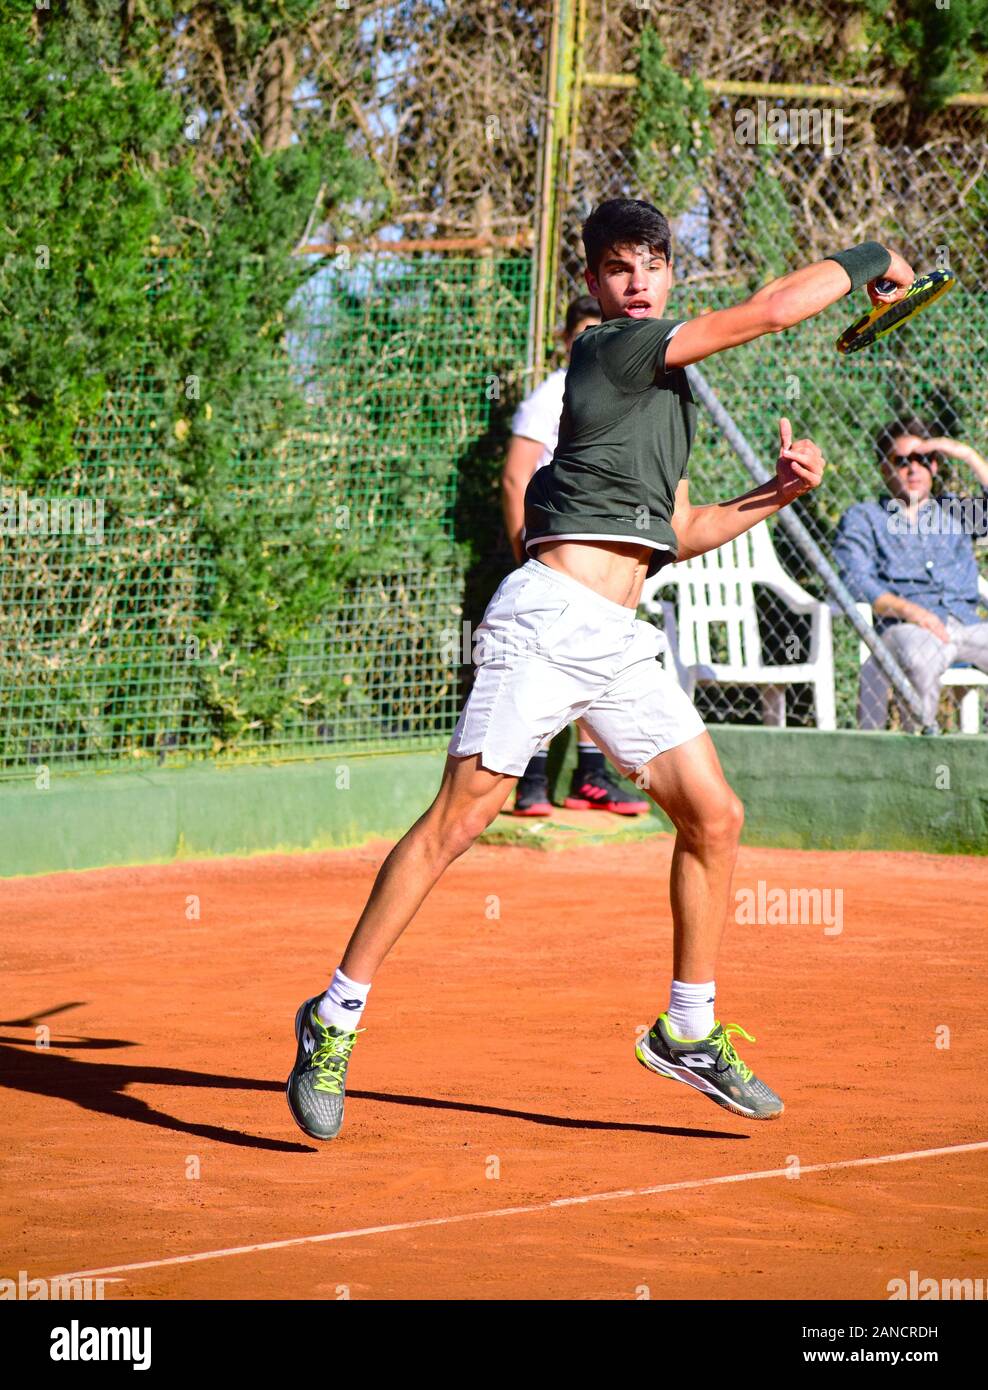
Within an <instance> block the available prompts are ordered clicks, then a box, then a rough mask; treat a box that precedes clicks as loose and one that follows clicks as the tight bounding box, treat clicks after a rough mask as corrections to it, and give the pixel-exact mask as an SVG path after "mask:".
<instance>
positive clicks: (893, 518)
mask: <svg viewBox="0 0 988 1390" xmlns="http://www.w3.org/2000/svg"><path fill="white" fill-rule="evenodd" d="M984 535H988V491H985V492H984V493H982V495H981V496H980V497H958V496H957V495H956V494H954V493H944V494H943V495H942V496H941V497H929V498H927V500H926V501H925V502H924V503H922V505H921V506H920V507H919V508H918V510H917V513H916V515H915V516H914V517H912V518H910V517H909V516H908V514H907V513H906V510H905V504H904V503H903V502H901V501H899V500H898V499H897V498H894V497H891V496H884V497H880V498H876V499H875V500H873V501H871V502H856V503H855V504H854V506H853V507H849V508H848V509H847V511H846V512H845V513H844V515H843V516H842V517H841V519H840V521H839V523H838V525H837V534H836V537H835V539H834V545H833V556H834V560H835V561H836V563H837V565H838V567H839V569H840V571H841V576H842V578H843V580H844V583H845V584H846V585H847V587H848V589H850V591H851V595H852V597H853V598H854V599H855V600H856V601H857V602H858V603H862V602H863V603H874V602H875V599H876V598H878V596H879V594H886V593H889V594H895V595H896V596H897V597H898V598H904V599H909V600H910V601H911V602H912V603H917V604H919V605H920V607H921V608H925V609H926V610H927V612H929V613H934V614H936V616H937V617H938V618H939V619H940V620H941V621H943V620H944V619H946V618H947V617H950V616H952V617H954V618H956V619H957V620H958V622H962V623H965V624H966V623H976V622H979V621H980V618H979V614H978V567H977V564H976V563H975V558H974V543H973V541H972V539H971V537H972V536H984ZM888 621H889V620H888V619H885V620H884V621H883V622H882V623H881V626H887V624H888ZM893 621H894V620H893Z"/></svg>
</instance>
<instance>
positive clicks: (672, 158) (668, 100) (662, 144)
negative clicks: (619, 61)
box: [631, 25, 713, 217]
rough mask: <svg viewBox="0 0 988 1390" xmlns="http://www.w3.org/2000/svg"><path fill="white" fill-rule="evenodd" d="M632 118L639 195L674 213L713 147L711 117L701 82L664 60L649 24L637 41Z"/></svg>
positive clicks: (685, 202) (689, 196)
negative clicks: (683, 75) (689, 77)
mask: <svg viewBox="0 0 988 1390" xmlns="http://www.w3.org/2000/svg"><path fill="white" fill-rule="evenodd" d="M634 118H635V123H634V128H633V130H632V135H631V151H632V160H633V164H634V170H635V175H636V178H637V179H638V182H639V184H640V185H641V189H642V192H643V196H644V197H646V198H647V199H648V201H649V202H651V203H654V204H655V206H656V207H658V208H660V209H661V210H662V211H663V212H664V213H665V214H666V216H667V217H675V216H677V214H679V213H681V212H683V211H684V210H685V209H686V208H687V207H689V205H690V203H691V202H692V201H693V198H694V196H695V193H696V189H697V186H698V184H699V183H700V180H701V173H702V171H703V169H704V166H705V164H706V161H707V160H708V159H709V157H710V154H711V152H712V150H713V142H712V140H711V138H710V116H709V108H708V103H707V97H706V93H705V92H704V90H703V84H702V82H701V81H700V79H699V78H695V79H693V80H692V81H684V80H683V78H682V77H680V75H679V74H678V73H677V72H676V71H675V69H674V68H672V67H670V66H669V65H668V63H666V61H665V51H664V49H663V46H662V41H661V39H660V38H659V36H658V34H657V33H656V32H655V30H654V29H653V28H652V26H651V25H646V26H645V28H644V29H643V30H642V36H641V40H640V42H639V46H638V86H637V88H636V89H635V100H634Z"/></svg>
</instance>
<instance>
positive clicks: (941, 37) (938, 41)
mask: <svg viewBox="0 0 988 1390" xmlns="http://www.w3.org/2000/svg"><path fill="white" fill-rule="evenodd" d="M863 9H864V10H865V12H866V14H867V16H868V24H867V32H868V37H869V39H870V40H871V42H872V43H873V44H874V45H875V46H876V47H877V48H879V49H880V50H881V52H882V53H883V54H884V56H885V58H886V60H887V61H889V62H890V63H891V64H892V66H893V67H894V68H895V69H898V76H899V78H900V80H901V82H902V85H903V87H904V88H905V90H906V93H907V95H908V96H909V98H910V100H911V101H912V102H913V104H914V105H915V107H916V108H917V110H918V111H919V112H931V111H936V110H938V109H939V108H940V107H942V106H943V104H944V102H945V101H946V100H947V99H948V97H951V96H953V95H954V94H955V93H956V92H959V91H962V90H964V89H965V88H966V89H968V90H972V91H980V90H982V89H983V87H984V77H985V72H986V70H988V0H949V3H947V4H944V5H943V7H942V8H941V6H939V5H937V4H935V3H933V0H900V3H899V4H897V5H894V6H891V7H890V6H889V5H888V4H887V3H886V0H864V3H863Z"/></svg>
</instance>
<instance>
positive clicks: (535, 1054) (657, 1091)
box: [0, 836, 988, 1300]
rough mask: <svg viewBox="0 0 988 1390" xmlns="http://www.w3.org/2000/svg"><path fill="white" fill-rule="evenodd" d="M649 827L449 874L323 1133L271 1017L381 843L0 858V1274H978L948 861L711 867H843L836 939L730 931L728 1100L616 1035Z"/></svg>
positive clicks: (244, 1290)
mask: <svg viewBox="0 0 988 1390" xmlns="http://www.w3.org/2000/svg"><path fill="white" fill-rule="evenodd" d="M671 843H672V842H671V839H670V838H667V837H665V836H655V837H653V838H652V839H650V840H649V841H648V842H646V843H638V844H615V845H599V846H595V847H584V848H582V849H580V850H578V851H564V852H543V851H539V850H536V849H528V848H515V847H510V848H504V847H498V846H493V845H479V846H477V847H475V848H474V849H473V850H472V851H471V852H470V853H469V854H468V855H467V856H466V857H465V858H464V859H461V860H460V861H459V862H458V863H457V864H455V865H454V866H453V868H452V869H451V870H450V871H449V873H448V874H447V875H446V877H445V878H444V879H443V881H442V882H441V883H440V885H439V886H438V888H437V889H436V890H435V892H434V893H433V895H432V896H431V897H430V898H429V899H428V900H427V902H426V904H425V907H424V908H423V910H422V911H421V912H420V914H419V916H418V918H417V919H416V921H415V922H414V923H413V925H412V927H411V928H410V930H409V931H408V932H407V933H406V935H405V936H404V938H403V939H402V941H401V942H400V943H399V945H398V947H397V948H396V950H395V951H394V953H393V955H392V956H391V957H390V958H389V960H388V963H387V965H386V966H385V968H384V970H383V971H382V973H381V975H380V976H379V979H378V982H377V983H375V985H374V988H373V991H372V993H371V997H370V1004H369V1007H368V1010H367V1013H366V1015H365V1023H366V1025H367V1031H366V1033H365V1034H364V1035H363V1036H362V1037H361V1038H360V1040H359V1042H358V1044H357V1047H356V1049H355V1051H354V1057H353V1063H352V1065H351V1068H350V1075H349V1091H348V1099H347V1119H346V1123H345V1127H344V1132H343V1135H342V1137H341V1138H340V1139H339V1140H338V1141H336V1142H334V1143H331V1144H326V1145H317V1144H316V1143H314V1142H313V1141H310V1140H309V1139H307V1137H306V1136H305V1135H304V1134H302V1133H301V1131H299V1130H298V1129H296V1127H295V1125H294V1124H293V1123H292V1121H291V1119H290V1117H289V1114H288V1110H287V1107H286V1104H285V1097H284V1086H285V1078H286V1077H287V1075H288V1071H289V1068H290V1066H291V1064H292V1060H293V1057H294V1047H295V1045H294V1040H293V1037H292V1021H293V1017H294V1013H295V1009H296V1008H297V1006H298V1004H299V1002H300V1000H301V999H302V998H304V997H305V995H306V994H308V993H312V992H313V991H314V990H316V989H317V988H319V987H320V985H324V984H325V982H326V981H328V979H329V976H330V974H331V973H332V967H333V965H334V964H335V962H336V961H337V960H338V959H339V957H340V954H341V950H342V947H343V945H344V943H345V941H346V938H347V936H348V935H349V932H350V930H351V927H352V925H353V923H354V921H355V919H356V916H357V914H358V912H359V910H360V908H361V906H362V905H363V902H364V900H365V898H366V894H367V892H368V890H369V888H370V885H371V882H372V879H373V876H374V873H375V871H376V868H377V866H378V864H379V863H380V862H381V860H382V859H383V857H384V855H385V854H386V852H387V848H388V846H387V845H385V844H384V843H374V844H371V845H369V846H365V847H363V848H361V849H358V850H349V851H338V852H331V853H325V854H310V855H299V856H268V857H263V858H252V859H248V860H215V861H209V862H197V863H184V864H173V865H168V866H165V867H154V868H135V869H117V870H100V871H94V872H89V873H85V874H59V875H54V876H51V877H47V878H35V879H20V880H13V881H8V882H7V883H6V884H5V902H6V910H5V912H4V915H3V923H2V928H0V931H2V943H3V949H2V957H3V966H4V970H5V974H6V978H7V993H6V1002H5V1004H4V1013H3V1023H2V1027H0V1040H2V1044H3V1046H2V1061H0V1067H2V1073H0V1074H2V1081H3V1086H4V1113H5V1121H6V1130H7V1144H6V1146H5V1147H6V1150H7V1153H6V1178H5V1183H4V1190H5V1202H4V1211H3V1215H2V1251H3V1257H2V1262H0V1264H2V1267H0V1275H3V1276H5V1277H14V1278H16V1277H17V1273H18V1271H19V1270H22V1269H23V1270H26V1271H27V1273H28V1276H29V1277H32V1278H36V1277H51V1276H55V1275H60V1274H68V1273H74V1272H82V1271H115V1272H110V1273H107V1274H106V1276H105V1277H107V1278H115V1279H117V1280H118V1281H119V1282H116V1283H110V1284H108V1285H107V1286H106V1297H107V1298H122V1299H128V1298H169V1299H199V1298H206V1297H212V1298H252V1297H257V1298H262V1297H264V1298H292V1299H306V1298H312V1299H325V1298H331V1299H332V1298H337V1297H344V1296H349V1297H350V1298H353V1299H357V1298H365V1299H366V1298H371V1299H392V1298H425V1299H439V1298H495V1299H507V1298H547V1299H584V1298H586V1299H635V1298H641V1297H648V1296H650V1297H652V1298H655V1299H667V1298H678V1299H690V1298H706V1297H715V1298H718V1299H723V1298H766V1299H792V1298H810V1299H835V1298H860V1299H876V1300H881V1299H886V1298H887V1297H888V1289H887V1286H888V1283H889V1281H890V1280H892V1279H895V1278H904V1279H908V1278H909V1272H910V1270H916V1271H918V1273H919V1276H920V1277H921V1278H927V1277H929V1278H936V1279H940V1278H942V1277H951V1278H965V1277H969V1278H974V1277H982V1278H983V1277H984V1276H985V1275H986V1274H988V1241H986V1225H988V1217H986V1215H985V1212H986V1206H988V1202H986V1197H988V1177H986V1163H985V1159H986V1154H988V1123H986V1119H985V1116H986V1105H985V1101H986V1082H985V1069H984V1064H983V1053H984V1042H983V1013H984V998H983V996H984V976H985V958H986V952H988V947H986V941H985V931H984V926H985V909H984V900H985V886H986V881H985V876H986V868H985V863H984V861H983V860H978V859H974V858H962V857H956V858H946V857H934V856H925V855H904V854H903V855H900V854H880V853H860V854H847V855H839V854H827V853H804V852H797V851H780V850H765V849H750V848H748V849H743V850H742V851H741V856H740V860H739V866H738V871H737V874H736V876H735V888H736V889H741V888H745V887H751V888H752V889H754V888H755V885H756V884H757V882H758V880H762V881H763V882H764V883H765V884H767V885H768V886H771V887H775V886H779V887H787V888H788V887H797V888H804V889H805V888H813V887H819V888H821V889H822V888H840V889H842V890H843V923H842V926H843V929H842V931H840V933H839V934H829V935H828V934H826V933H825V932H824V931H823V928H822V926H820V925H812V924H807V925H788V926H781V925H778V926H748V925H732V926H731V927H730V928H729V933H730V934H729V938H728V941H727V944H726V948H725V951H724V953H723V963H722V966H721V969H720V971H719V975H718V1010H717V1011H718V1016H719V1017H721V1018H722V1019H723V1020H725V1021H726V1022H731V1021H736V1022H738V1023H740V1024H742V1025H744V1026H745V1027H746V1028H747V1029H748V1030H749V1031H750V1032H752V1033H754V1035H755V1036H756V1038H757V1039H758V1043H757V1046H754V1047H753V1046H751V1045H750V1044H745V1043H743V1042H740V1043H739V1050H740V1051H741V1055H742V1056H743V1057H744V1058H745V1060H746V1061H748V1062H749V1063H750V1064H751V1065H753V1066H754V1068H755V1070H756V1072H757V1073H758V1074H760V1075H762V1076H764V1077H765V1079H766V1080H767V1081H768V1082H769V1084H771V1085H772V1086H773V1087H774V1088H776V1089H777V1090H778V1091H779V1092H780V1094H781V1095H782V1096H783V1098H784V1100H785V1101H786V1105H787V1110H786V1114H785V1115H784V1116H783V1117H782V1118H781V1119H780V1120H778V1121H775V1122H770V1123H756V1122H748V1121H745V1120H743V1119H740V1118H738V1117H736V1116H733V1115H730V1114H728V1113H727V1112H726V1111H723V1110H720V1109H718V1108H717V1107H716V1106H714V1105H713V1104H711V1103H709V1102H708V1101H706V1100H704V1099H702V1098H701V1097H698V1096H695V1095H694V1094H692V1093H691V1092H690V1091H688V1090H687V1089H686V1088H685V1087H681V1086H676V1085H675V1084H673V1083H670V1082H667V1081H664V1080H661V1079H660V1078H658V1077H655V1076H653V1075H651V1074H650V1073H648V1072H646V1071H645V1070H644V1068H642V1067H640V1066H639V1065H638V1064H637V1063H636V1061H635V1059H634V1052H633V1046H634V1035H635V1029H636V1026H637V1025H640V1024H648V1023H650V1022H651V1021H652V1019H653V1017H654V1015H655V1013H656V1012H657V1011H658V1010H659V1009H661V1008H664V1007H665V1003H666V999H665V989H666V985H667V982H668V974H669V965H670V950H671V918H670V912H669V906H668V899H667V881H668V867H669V856H670V850H671ZM193 895H194V896H195V897H197V898H198V900H199V918H198V920H195V904H194V902H192V901H191V899H192V897H193ZM498 913H499V915H497V914H498ZM187 914H190V915H187ZM39 1026H47V1027H48V1028H50V1030H51V1032H50V1046H48V1047H47V1048H44V1047H39V1046H37V1045H36V1038H37V1031H36V1030H37V1028H38V1027H39ZM944 1028H947V1029H949V1035H947V1034H945V1033H943V1031H942V1030H943V1029H944ZM938 1030H941V1031H940V1032H939V1033H938ZM938 1037H939V1038H940V1041H941V1044H942V1043H943V1041H944V1040H949V1047H944V1046H942V1045H941V1046H939V1047H938V1046H937V1045H936V1043H937V1039H938ZM966 1145H980V1146H981V1147H980V1148H976V1149H965V1148H964V1147H963V1146H966ZM938 1149H943V1150H947V1152H944V1153H939V1154H936V1153H930V1152H929V1151H931V1150H938ZM900 1155H912V1156H911V1157H907V1158H904V1159H899V1157H898V1156H900ZM883 1158H895V1160H896V1161H892V1162H871V1160H877V1159H883ZM848 1160H869V1162H868V1163H866V1164H862V1165H858V1166H845V1167H840V1166H837V1167H825V1168H824V1169H823V1170H822V1171H810V1172H808V1171H803V1172H802V1173H801V1175H800V1176H798V1177H794V1176H792V1174H793V1173H794V1172H795V1171H796V1164H797V1163H798V1164H799V1165H801V1167H802V1168H803V1169H804V1170H806V1169H810V1168H813V1167H814V1166H815V1165H839V1164H841V1163H842V1162H843V1163H846V1162H847V1161H848ZM196 1169H198V1176H197V1177H196V1176H194V1174H195V1172H196ZM760 1174H769V1176H757V1175H760ZM753 1175H754V1176H753ZM725 1177H733V1178H737V1179H739V1180H738V1181H733V1182H727V1183H712V1182H710V1181H709V1180H711V1179H717V1178H725ZM676 1184H686V1186H678V1187H677V1186H675V1185H676ZM648 1188H667V1189H671V1190H665V1191H653V1192H642V1191H641V1189H648ZM601 1194H603V1195H601ZM608 1194H610V1195H608ZM595 1197H597V1198H599V1199H597V1200H590V1201H582V1200H575V1201H571V1200H569V1199H583V1198H595ZM553 1203H561V1204H560V1205H555V1206H554V1205H552V1204H553ZM494 1213H497V1214H494ZM419 1222H424V1223H430V1224H424V1225H416V1224H415V1223H419ZM382 1227H387V1228H392V1229H383V1230H382V1229H380V1228H382ZM375 1228H377V1229H375ZM330 1235H332V1236H333V1237H334V1238H333V1239H330V1240H313V1239H312V1238H313V1237H320V1236H330ZM281 1242H284V1244H279V1243H281ZM289 1242H294V1243H289ZM269 1243H270V1244H271V1245H273V1247H274V1248H270V1249H266V1250H251V1249H250V1248H249V1247H253V1246H257V1245H262V1244H269ZM197 1256H207V1258H188V1257H197ZM128 1265H142V1266H144V1267H143V1268H140V1269H131V1270H120V1268H119V1267H120V1266H128Z"/></svg>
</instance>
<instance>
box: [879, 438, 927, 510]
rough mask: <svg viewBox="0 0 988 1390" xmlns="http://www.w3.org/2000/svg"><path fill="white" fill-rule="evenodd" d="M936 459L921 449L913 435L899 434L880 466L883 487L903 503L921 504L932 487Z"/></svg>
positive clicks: (921, 441) (921, 446)
mask: <svg viewBox="0 0 988 1390" xmlns="http://www.w3.org/2000/svg"><path fill="white" fill-rule="evenodd" d="M936 471H937V463H936V459H935V458H934V456H933V455H932V454H927V453H926V452H925V450H924V441H923V440H921V439H917V438H916V437H915V435H911V434H904V435H901V436H900V437H899V438H898V439H897V440H896V441H895V444H894V445H893V447H892V452H891V454H890V455H889V457H888V458H887V459H886V460H885V463H884V464H883V466H882V473H883V475H884V477H885V482H886V485H887V486H888V490H889V492H890V493H891V494H892V496H893V497H898V498H899V499H900V500H901V501H903V502H912V503H919V502H925V501H926V499H927V497H929V495H930V491H931V489H932V487H933V477H934V474H935V473H936Z"/></svg>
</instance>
